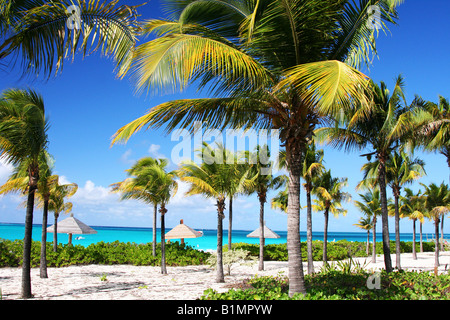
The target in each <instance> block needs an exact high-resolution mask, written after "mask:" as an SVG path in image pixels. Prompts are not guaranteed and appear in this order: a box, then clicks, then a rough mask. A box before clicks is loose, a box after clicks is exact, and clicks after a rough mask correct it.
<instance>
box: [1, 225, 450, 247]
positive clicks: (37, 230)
mask: <svg viewBox="0 0 450 320" xmlns="http://www.w3.org/2000/svg"><path fill="white" fill-rule="evenodd" d="M91 227H92V228H93V229H95V230H96V231H97V234H87V235H73V244H79V245H82V246H88V245H90V244H91V243H96V242H100V241H104V242H113V241H116V240H118V241H121V242H135V243H147V242H151V241H152V229H151V228H133V227H105V226H91ZM169 230H170V229H167V231H166V232H168V231H169ZM24 231H25V227H24V225H23V224H16V223H0V239H8V240H16V239H23V236H24ZM41 231H42V226H41V225H33V240H36V241H40V240H41ZM198 231H203V236H202V237H200V238H195V239H185V243H187V244H188V245H190V246H192V247H194V248H196V249H201V250H208V249H213V250H215V249H216V248H217V230H211V229H203V230H198ZM274 231H275V232H276V233H277V234H278V235H279V236H280V238H278V239H266V244H274V243H286V240H287V239H286V237H287V232H286V231H276V230H274ZM250 232H251V231H249V230H233V232H232V241H233V243H237V242H246V243H259V239H258V238H247V234H249V233H250ZM223 233H224V235H223V244H224V245H225V244H227V243H228V231H227V230H224V231H223ZM80 236H81V237H82V238H81V239H77V237H80ZM156 236H157V239H158V241H160V239H161V234H160V230H159V229H158V230H157V234H156ZM300 236H301V240H302V241H306V232H301V233H300ZM423 238H424V240H425V241H426V240H427V239H428V240H431V239H432V238H434V236H433V234H431V233H427V234H424V235H423ZM444 238H445V239H450V235H448V234H445V235H444ZM342 239H345V240H348V241H359V242H365V241H366V239H367V233H365V232H328V241H338V240H342ZM390 239H391V240H394V239H395V235H394V234H391V235H390ZM416 239H417V241H418V240H419V235H418V234H417V235H416ZM313 240H323V232H313ZM370 240H372V235H371V237H370ZM400 240H401V241H412V233H402V234H401V235H400ZM47 241H49V242H50V241H53V234H52V233H48V234H47ZM377 241H381V233H377ZM58 242H60V243H67V242H68V235H67V234H62V233H60V234H58Z"/></svg>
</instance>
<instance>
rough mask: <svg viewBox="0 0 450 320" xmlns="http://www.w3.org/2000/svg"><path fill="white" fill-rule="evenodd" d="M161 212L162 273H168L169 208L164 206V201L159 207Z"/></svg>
mask: <svg viewBox="0 0 450 320" xmlns="http://www.w3.org/2000/svg"><path fill="white" fill-rule="evenodd" d="M159 212H160V213H161V274H167V269H166V235H165V233H166V224H165V215H166V212H167V209H166V208H165V206H164V203H163V204H161V208H159Z"/></svg>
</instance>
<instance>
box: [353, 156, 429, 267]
mask: <svg viewBox="0 0 450 320" xmlns="http://www.w3.org/2000/svg"><path fill="white" fill-rule="evenodd" d="M379 165H380V162H379V161H378V160H377V161H373V162H368V163H366V164H365V165H364V166H363V169H362V170H363V171H364V179H363V180H362V181H361V183H360V184H359V185H358V186H361V185H367V186H371V185H372V186H373V185H375V184H376V183H378V171H379ZM424 166H425V163H424V162H423V160H421V159H419V158H414V159H412V158H411V157H410V155H408V154H407V153H406V152H404V151H400V152H397V151H396V150H394V151H393V152H392V153H391V154H390V155H389V157H388V159H387V161H386V167H385V169H386V182H387V184H388V185H389V186H390V187H391V188H392V193H393V195H394V217H395V251H396V259H395V261H396V268H397V269H401V263H400V256H401V255H400V213H399V208H400V206H399V199H400V192H401V189H402V187H403V186H404V185H406V184H411V183H412V182H414V181H415V180H417V179H419V178H420V177H422V176H423V175H425V174H426V173H425V169H424Z"/></svg>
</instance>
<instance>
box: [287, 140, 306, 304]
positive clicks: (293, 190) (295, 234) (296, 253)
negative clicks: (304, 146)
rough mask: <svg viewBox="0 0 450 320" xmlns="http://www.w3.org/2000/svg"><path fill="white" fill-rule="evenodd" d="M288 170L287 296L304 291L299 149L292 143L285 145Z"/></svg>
mask: <svg viewBox="0 0 450 320" xmlns="http://www.w3.org/2000/svg"><path fill="white" fill-rule="evenodd" d="M286 153H287V160H288V170H289V185H288V209H287V219H288V220H287V250H288V270H289V296H291V297H292V296H293V295H294V294H295V293H303V294H304V293H306V288H305V279H304V274H303V262H302V250H301V242H300V174H301V150H300V148H297V147H296V146H295V145H294V144H293V143H289V144H287V145H286Z"/></svg>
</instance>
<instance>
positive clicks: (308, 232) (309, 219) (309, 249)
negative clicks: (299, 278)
mask: <svg viewBox="0 0 450 320" xmlns="http://www.w3.org/2000/svg"><path fill="white" fill-rule="evenodd" d="M306 206H307V208H306V251H307V260H308V274H312V273H314V262H313V254H312V206H311V185H310V184H309V183H308V185H307V187H306Z"/></svg>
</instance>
